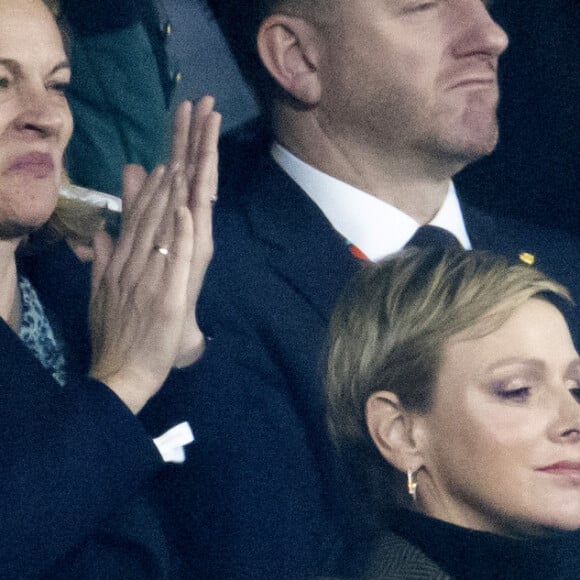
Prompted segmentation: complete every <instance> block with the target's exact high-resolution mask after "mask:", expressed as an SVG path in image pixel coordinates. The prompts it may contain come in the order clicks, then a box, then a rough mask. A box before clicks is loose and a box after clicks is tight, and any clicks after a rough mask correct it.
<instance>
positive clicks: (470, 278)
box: [326, 249, 570, 524]
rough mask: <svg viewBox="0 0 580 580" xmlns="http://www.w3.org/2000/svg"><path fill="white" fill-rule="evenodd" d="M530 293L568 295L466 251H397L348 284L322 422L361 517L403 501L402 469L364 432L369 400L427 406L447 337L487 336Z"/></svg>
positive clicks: (333, 327)
mask: <svg viewBox="0 0 580 580" xmlns="http://www.w3.org/2000/svg"><path fill="white" fill-rule="evenodd" d="M532 297H540V298H546V299H550V300H556V301H558V300H560V301H561V304H560V305H563V304H565V303H566V302H567V301H569V300H570V296H569V294H568V292H567V290H566V289H565V288H564V287H563V286H561V285H560V284H557V283H556V282H554V281H552V280H550V279H549V278H547V277H546V276H544V275H543V274H542V273H541V272H539V271H538V270H536V269H535V268H532V267H530V266H526V265H524V264H515V265H514V264H510V263H509V262H508V261H507V260H506V259H505V258H502V257H498V256H495V255H492V254H490V253H487V252H483V251H475V250H474V251H471V252H466V251H457V250H452V251H449V250H448V251H446V252H445V251H442V250H438V249H433V250H427V251H426V250H417V249H410V250H404V251H403V252H401V253H400V254H398V255H396V256H394V257H392V258H390V259H387V260H385V261H383V262H382V263H379V264H376V265H373V264H370V265H368V266H367V267H365V268H364V269H363V271H362V272H361V273H360V275H359V276H357V277H355V279H354V280H353V282H352V283H351V284H350V285H349V286H348V287H347V290H346V292H345V293H344V294H343V296H342V297H341V298H340V300H339V302H338V305H337V307H336V310H335V312H334V314H333V317H332V320H331V324H330V338H329V346H328V364H327V381H326V390H327V393H326V394H327V404H328V408H327V418H328V427H329V430H330V434H331V437H332V439H333V440H334V442H335V443H336V445H337V446H338V448H339V451H341V452H342V453H343V455H344V458H345V461H346V464H347V465H348V466H349V469H350V471H351V472H352V474H353V476H354V479H355V481H356V482H357V483H358V485H359V488H360V491H361V494H362V499H363V501H366V503H367V504H368V506H367V507H368V508H369V513H372V514H374V515H376V516H379V518H380V519H384V518H385V517H387V518H388V513H389V508H390V507H393V505H401V504H402V505H405V504H407V503H408V496H407V494H406V493H405V486H404V480H403V476H402V474H400V473H399V472H398V471H397V470H396V469H395V468H394V467H392V466H390V465H389V464H388V463H387V462H386V460H385V459H384V458H383V457H382V456H381V455H380V454H379V452H378V450H377V449H376V448H375V445H374V443H373V441H372V439H371V437H370V435H369V433H368V429H367V425H366V418H365V407H366V403H367V401H368V399H369V397H370V396H371V395H372V394H373V393H374V392H376V391H382V390H384V391H391V392H393V393H395V394H396V395H397V396H398V398H399V400H400V403H401V404H402V406H403V407H404V408H405V409H408V410H412V411H415V412H418V413H425V412H428V411H429V409H430V407H431V403H432V398H433V389H434V386H435V384H436V381H437V376H438V373H439V369H440V365H441V359H442V355H443V348H444V346H445V343H446V342H447V340H448V339H450V338H451V337H452V336H454V335H456V334H457V333H459V332H462V331H464V330H467V329H471V328H472V327H474V326H475V325H478V326H477V330H478V331H479V332H480V335H484V334H487V333H489V332H492V331H493V330H495V329H497V328H498V327H499V326H501V324H502V323H503V322H505V321H506V320H507V319H508V318H509V316H510V315H511V314H512V313H513V312H514V311H515V309H516V308H518V307H519V306H520V305H522V304H523V303H525V302H526V301H527V300H528V299H530V298H532ZM557 305H558V304H557ZM484 321H485V324H482V323H483V322H484ZM383 508H385V509H384V510H383ZM375 523H377V524H379V522H375Z"/></svg>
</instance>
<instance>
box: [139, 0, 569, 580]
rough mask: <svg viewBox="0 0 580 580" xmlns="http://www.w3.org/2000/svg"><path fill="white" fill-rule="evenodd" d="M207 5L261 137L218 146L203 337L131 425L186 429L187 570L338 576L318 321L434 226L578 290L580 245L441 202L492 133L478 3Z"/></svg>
mask: <svg viewBox="0 0 580 580" xmlns="http://www.w3.org/2000/svg"><path fill="white" fill-rule="evenodd" d="M214 4H215V10H216V14H217V17H218V20H219V21H220V24H221V25H222V27H223V29H224V31H225V34H226V36H227V37H228V38H229V39H230V42H231V45H232V48H233V49H234V54H236V56H237V57H238V60H239V62H240V64H241V65H242V66H243V69H244V71H245V73H246V74H247V76H248V77H249V78H250V79H251V80H252V81H253V82H254V83H255V86H256V87H257V89H258V91H259V95H260V98H261V101H262V105H263V106H264V108H265V124H266V128H265V129H264V128H263V127H256V126H254V127H249V128H246V129H245V130H243V131H241V132H239V133H237V134H235V135H234V136H232V137H230V138H228V139H226V140H225V141H224V143H223V150H222V160H223V161H222V168H221V187H220V202H219V203H218V207H217V214H216V229H215V256H214V261H213V263H212V265H211V266H210V270H209V271H208V276H207V278H206V282H207V283H206V286H205V289H204V294H203V298H202V301H201V304H200V308H199V316H200V322H201V324H202V327H203V328H205V330H206V332H207V335H208V336H210V337H211V339H212V340H209V342H208V348H207V351H206V355H205V356H204V359H203V360H202V361H201V363H199V364H198V365H196V367H195V372H194V373H186V374H184V375H183V377H182V378H183V379H184V380H183V385H182V387H181V388H177V389H170V390H166V391H164V392H163V393H161V394H160V396H159V397H158V399H157V401H155V402H154V404H152V405H151V406H150V407H149V409H146V411H145V417H146V419H145V420H147V421H150V422H153V423H155V424H156V425H158V426H159V427H163V423H164V421H165V420H166V418H171V419H172V420H176V418H179V415H182V416H183V418H188V419H190V420H191V422H192V424H194V425H195V426H196V433H195V434H196V439H197V445H196V446H195V449H193V450H192V453H190V456H189V460H188V466H187V468H186V469H184V470H181V471H180V473H173V474H171V473H169V474H168V476H167V477H165V478H162V479H160V480H159V490H160V494H159V495H160V496H161V497H162V501H164V503H165V508H166V510H167V513H168V518H167V521H168V524H169V527H170V528H171V531H172V532H173V533H174V535H175V537H176V539H177V541H178V543H179V545H180V548H181V552H182V555H183V556H184V557H185V558H186V559H187V560H188V561H189V564H190V566H191V570H192V576H193V577H202V578H228V579H232V578H252V579H259V578H268V579H272V578H305V577H311V576H313V575H315V574H321V573H328V572H331V571H334V572H336V570H333V562H334V560H335V558H336V557H337V556H339V555H344V553H345V550H346V549H347V548H346V547H345V545H346V544H348V542H354V541H356V538H357V534H358V531H359V530H358V526H357V524H355V523H354V520H355V519H358V520H359V521H360V520H363V521H364V513H363V512H362V507H360V508H359V507H357V503H356V499H355V498H354V496H352V492H351V487H350V483H349V480H348V478H347V477H345V475H344V474H343V473H342V471H341V467H340V466H339V463H338V462H337V461H336V460H335V456H334V451H333V449H332V446H331V444H330V442H329V439H328V436H327V434H326V425H325V419H324V417H325V411H324V400H323V394H322V393H323V390H322V388H321V386H322V385H321V377H322V374H323V370H324V369H323V365H324V362H323V361H324V356H323V354H324V343H325V336H326V331H327V323H328V318H329V315H330V313H331V311H332V308H333V306H334V303H335V300H336V298H337V295H338V294H339V292H340V291H341V289H342V288H343V286H344V284H345V283H346V282H347V280H348V279H349V277H350V276H351V275H352V274H353V273H354V272H355V271H356V270H357V269H358V268H360V267H361V263H362V262H363V261H364V259H370V260H378V259H380V258H382V257H384V256H386V255H388V254H390V253H392V252H395V251H398V250H400V249H401V248H402V247H403V246H404V245H405V244H406V243H407V242H408V241H409V240H410V239H411V238H412V237H413V236H414V234H415V232H416V231H417V229H418V228H419V226H421V225H423V224H431V225H436V226H439V227H441V228H443V229H445V230H448V231H450V232H451V233H452V234H453V235H454V236H455V237H456V238H457V239H458V240H459V242H460V243H461V244H462V245H463V246H464V247H465V248H468V249H469V248H471V247H478V248H487V249H489V250H492V251H496V252H500V253H503V254H505V255H507V256H509V257H511V258H513V259H515V260H518V259H521V260H524V261H527V262H528V263H531V262H535V264H536V265H537V266H539V267H540V268H543V269H545V270H546V271H547V272H548V273H550V274H552V275H553V276H555V277H556V278H558V279H559V280H561V281H562V282H564V283H567V284H568V285H569V286H571V287H572V289H573V290H574V291H575V290H576V289H577V288H578V287H579V282H580V281H579V279H578V264H579V263H580V249H579V246H578V241H577V240H573V239H569V238H564V237H561V238H555V237H554V236H553V235H552V234H550V233H549V232H543V231H539V230H534V231H532V230H530V229H527V228H526V227H523V226H521V225H519V224H517V223H512V222H508V221H506V220H503V219H498V218H495V219H494V218H490V217H488V216H485V215H482V214H480V213H478V212H477V211H475V210H473V209H471V208H469V207H468V206H466V205H465V204H463V203H462V202H460V201H459V198H458V196H457V193H456V192H455V189H454V187H453V183H452V180H451V178H452V176H453V175H454V174H455V173H456V172H457V171H459V170H460V169H461V168H462V167H464V166H465V165H466V164H468V163H470V162H471V161H474V160H475V159H478V158H479V157H481V156H483V155H486V154H488V153H489V152H491V151H492V150H493V148H494V147H495V144H496V141H497V136H498V128H497V122H496V106H497V100H498V90H497V76H496V72H497V61H498V57H499V55H500V54H501V53H502V52H503V50H504V49H505V48H506V45H507V38H506V36H505V34H504V33H503V31H502V30H501V28H499V27H498V26H497V25H496V24H495V23H494V22H493V20H492V19H491V18H490V17H489V15H488V13H487V11H486V8H485V6H484V4H483V3H482V2H481V1H480V0H451V1H448V2H424V1H415V0H405V1H394V0H393V1H392V2H391V1H389V2H385V1H384V0H335V1H333V2H326V1H324V0H319V1H313V0H303V1H301V0H287V1H282V2H279V1H278V2H266V1H263V2H251V3H241V2H233V1H232V2H226V1H222V2H215V3H214ZM256 46H257V48H255V47H256ZM571 322H573V323H574V324H575V325H576V326H575V328H576V330H578V326H577V324H578V322H577V319H571ZM169 486H172V489H173V490H174V493H172V494H168V493H167V489H169ZM353 512H354V515H357V516H359V517H358V518H353V517H351V516H352V515H353ZM362 527H364V525H363V526H362ZM353 564H354V563H353ZM353 568H356V566H353ZM339 572H348V570H339ZM196 574H197V576H196Z"/></svg>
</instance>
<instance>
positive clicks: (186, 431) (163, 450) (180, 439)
mask: <svg viewBox="0 0 580 580" xmlns="http://www.w3.org/2000/svg"><path fill="white" fill-rule="evenodd" d="M194 439H195V438H194V436H193V433H192V432H191V427H190V426H189V423H188V422H187V421H184V422H183V423H179V425H176V426H175V427H172V428H171V429H169V430H168V431H166V432H165V433H163V435H160V436H159V437H156V438H155V439H153V443H155V445H156V447H157V450H158V451H159V453H160V454H161V457H162V458H163V461H165V463H183V462H184V461H185V449H183V447H184V446H185V445H189V444H190V443H191V442H192V441H193V440H194Z"/></svg>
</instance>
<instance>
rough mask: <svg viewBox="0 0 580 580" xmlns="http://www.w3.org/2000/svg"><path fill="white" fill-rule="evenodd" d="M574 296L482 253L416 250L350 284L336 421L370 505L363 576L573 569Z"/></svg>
mask: <svg viewBox="0 0 580 580" xmlns="http://www.w3.org/2000/svg"><path fill="white" fill-rule="evenodd" d="M569 300H570V297H569V294H568V292H567V290H566V289H565V288H563V287H562V286H560V285H559V284H557V283H555V282H553V281H552V280H550V279H548V278H546V277H545V276H544V275H543V274H541V273H540V272H539V271H538V270H536V269H534V268H532V267H529V266H526V265H524V264H516V265H513V264H509V263H508V262H507V261H506V260H505V259H503V258H499V257H496V256H492V255H490V254H487V253H484V252H478V251H472V252H464V251H458V250H453V251H450V250H448V251H442V250H437V249H433V250H428V251H425V250H423V251H420V250H414V249H412V250H406V251H404V252H403V253H401V254H400V255H397V256H394V257H393V258H392V259H389V260H386V261H384V262H383V263H381V264H378V265H369V266H368V267H365V268H364V270H363V271H362V272H361V273H360V275H359V276H358V277H357V278H356V280H355V281H353V283H352V284H351V285H350V286H349V287H348V289H347V291H346V292H345V294H344V295H343V297H342V299H341V300H340V302H339V304H338V306H337V308H336V311H335V313H334V315H333V318H332V323H331V333H330V344H329V356H328V373H327V399H328V423H329V428H330V432H331V434H332V437H333V439H334V441H335V443H336V444H337V446H338V448H339V450H340V451H341V452H342V456H343V458H344V460H345V462H346V464H347V465H348V466H349V469H350V471H351V472H352V474H353V477H354V478H355V480H356V481H357V483H358V484H359V488H360V491H361V495H362V497H363V498H364V500H365V503H366V506H367V507H368V514H370V516H372V523H371V520H369V521H368V522H367V525H368V527H369V528H372V533H373V534H374V536H375V540H374V543H372V544H371V545H369V546H367V547H365V549H364V550H363V551H365V550H366V549H367V548H368V551H367V552H366V557H365V558H364V560H365V562H366V565H365V566H364V571H363V572H362V575H361V577H363V578H366V579H375V580H379V579H395V578H401V579H402V578H405V579H408V578H469V579H470V580H473V579H476V578H481V579H492V578H506V579H507V578H526V579H530V578H544V579H545V578H554V579H569V580H572V579H573V578H578V570H580V557H579V556H578V550H577V549H576V548H574V545H575V543H577V541H578V538H577V534H574V533H573V532H574V531H576V530H578V529H579V528H580V359H579V357H578V353H577V352H576V349H575V347H574V344H573V341H572V338H571V336H570V333H569V330H568V327H567V324H566V322H565V318H564V316H563V315H562V309H565V308H567V307H569V306H570V304H569ZM349 557H352V554H351V555H349Z"/></svg>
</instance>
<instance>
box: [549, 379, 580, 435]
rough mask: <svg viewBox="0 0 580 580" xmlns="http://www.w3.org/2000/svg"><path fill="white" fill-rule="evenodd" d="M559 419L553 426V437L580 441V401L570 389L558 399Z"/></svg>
mask: <svg viewBox="0 0 580 580" xmlns="http://www.w3.org/2000/svg"><path fill="white" fill-rule="evenodd" d="M557 405H558V406H557V419H556V421H555V423H554V427H553V432H552V433H553V437H555V438H557V439H558V440H559V441H566V442H570V443H578V442H580V403H579V402H578V399H577V396H576V395H575V394H574V393H573V392H572V391H570V390H566V391H565V392H564V393H562V394H561V396H560V397H559V399H558V401H557Z"/></svg>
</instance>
